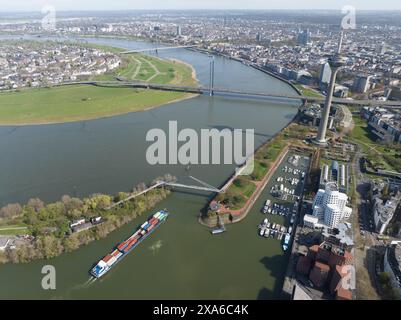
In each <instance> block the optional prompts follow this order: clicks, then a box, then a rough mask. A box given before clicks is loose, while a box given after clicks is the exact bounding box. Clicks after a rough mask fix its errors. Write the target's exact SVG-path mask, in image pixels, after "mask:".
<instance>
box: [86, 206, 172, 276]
mask: <svg viewBox="0 0 401 320" xmlns="http://www.w3.org/2000/svg"><path fill="white" fill-rule="evenodd" d="M168 216H169V213H168V212H167V211H166V210H161V211H159V212H157V213H155V214H154V215H153V216H152V217H151V218H149V219H148V220H147V221H146V222H145V223H143V224H142V225H141V226H140V227H139V228H138V230H137V231H136V232H135V233H134V234H132V235H131V236H130V237H129V238H128V239H126V240H124V241H123V242H121V243H119V244H118V245H117V246H116V248H115V249H114V250H113V251H112V252H111V253H109V254H108V255H107V256H105V257H104V258H103V259H101V260H100V261H99V262H98V263H97V264H96V265H95V266H94V267H93V268H92V269H91V270H90V274H91V275H92V276H94V277H95V278H100V277H102V276H104V275H105V274H106V273H107V272H108V271H110V269H111V268H112V267H114V266H115V265H116V264H117V263H118V262H120V261H121V260H122V259H123V258H124V257H125V256H126V255H128V254H129V253H130V252H131V251H132V250H134V249H135V248H136V247H137V246H138V245H139V244H140V243H141V242H142V241H143V240H145V239H146V238H147V237H148V236H149V235H150V234H152V233H153V232H154V231H155V230H156V229H157V228H158V227H159V226H160V225H161V224H162V223H163V222H164V221H166V219H167V217H168Z"/></svg>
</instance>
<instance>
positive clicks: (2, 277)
mask: <svg viewBox="0 0 401 320" xmlns="http://www.w3.org/2000/svg"><path fill="white" fill-rule="evenodd" d="M87 41H91V42H96V43H98V44H106V45H113V46H118V47H122V48H126V49H140V48H148V47H152V46H153V44H151V43H147V42H142V41H133V40H117V39H87ZM159 56H160V57H162V58H174V59H178V60H182V61H184V62H187V63H189V64H191V65H192V66H193V67H194V68H195V70H196V72H197V78H198V80H199V82H200V83H202V84H204V85H207V84H208V81H209V61H210V57H208V56H207V55H205V54H201V53H198V52H193V51H189V50H185V49H177V50H168V51H159ZM215 74H216V80H215V81H216V86H217V87H229V88H236V89H243V90H245V89H248V90H251V91H261V92H268V93H279V94H284V93H291V94H293V89H292V88H291V87H290V86H288V85H287V84H285V83H284V82H281V81H279V80H277V79H275V78H273V77H271V76H269V75H266V74H264V73H262V72H260V71H257V70H255V69H253V68H251V67H247V66H245V65H243V64H241V63H239V62H236V61H233V60H230V59H227V58H222V57H215ZM296 113H297V108H296V105H294V104H291V103H288V102H285V101H284V102H283V101H278V100H277V101H266V100H257V99H248V98H235V97H228V96H215V97H208V96H198V97H196V98H193V99H191V100H186V101H182V102H178V103H173V104H169V105H166V106H163V107H160V108H156V109H153V110H149V111H144V112H138V113H130V114H126V115H121V116H116V117H111V118H104V119H99V120H91V121H84V122H75V123H65V124H55V125H43V126H24V127H0V150H1V156H0V168H1V175H0V205H4V204H6V203H12V202H21V203H24V202H26V201H27V200H28V199H29V198H32V197H39V198H41V199H42V200H44V201H53V200H57V199H59V198H60V197H61V196H62V195H64V194H70V195H73V196H86V195H90V194H93V193H97V192H102V193H110V194H115V193H116V192H118V191H129V190H131V189H132V187H133V186H135V185H136V184H138V183H140V182H150V181H152V180H153V179H154V178H156V177H158V176H161V175H163V174H165V173H171V174H173V175H175V176H177V177H178V179H179V181H180V182H183V183H186V182H190V180H189V179H188V176H189V175H191V176H194V177H197V178H199V179H201V180H203V181H205V182H207V183H209V184H211V185H214V186H221V185H222V184H223V183H224V181H225V180H226V179H227V178H228V177H229V176H230V175H231V174H232V172H233V170H234V166H233V165H199V166H192V167H191V168H190V169H189V171H188V170H187V168H186V167H184V166H181V165H175V166H150V165H149V164H147V161H146V157H145V153H146V149H147V148H148V146H149V145H150V144H149V143H148V142H146V140H145V136H146V133H147V131H148V130H150V129H153V128H162V129H164V130H166V132H167V131H168V130H167V128H168V121H171V120H175V121H177V122H178V128H179V129H184V128H193V129H195V130H196V131H198V132H200V130H201V129H211V128H217V129H223V128H229V129H233V128H235V129H255V144H256V147H257V146H258V145H260V144H262V143H263V142H265V141H266V140H268V139H269V138H271V137H272V136H273V135H274V134H275V133H277V132H278V131H280V130H281V129H282V128H283V127H285V126H286V125H287V124H288V123H289V122H290V121H291V120H292V119H293V117H294V116H295V114H296ZM192 184H194V183H193V182H192ZM209 197H210V194H205V193H193V192H187V191H185V192H174V193H173V194H172V195H171V196H170V197H169V198H168V199H167V200H165V201H163V202H162V203H161V204H160V205H159V206H158V208H156V209H155V210H154V211H156V210H157V209H162V208H167V209H168V210H169V211H170V212H171V215H170V217H169V219H168V220H167V221H166V223H165V224H163V225H162V226H161V227H160V228H159V229H158V230H157V231H156V232H155V233H154V234H153V235H152V236H151V237H149V238H148V239H147V240H146V241H144V242H143V243H142V244H141V245H140V246H138V248H136V249H135V250H134V251H133V252H131V253H130V254H129V256H127V257H126V258H125V259H124V260H123V261H122V262H121V263H119V264H118V265H117V266H116V267H115V268H113V269H112V270H111V271H110V272H109V273H108V274H107V275H106V276H105V277H104V278H102V279H100V280H97V281H96V282H94V283H93V284H91V285H89V286H88V285H85V283H86V282H87V281H88V279H89V274H88V270H89V269H90V267H91V266H92V265H93V264H94V263H95V262H97V261H98V260H99V259H100V258H102V257H103V256H104V255H105V254H106V253H108V252H109V251H110V250H111V249H112V248H113V247H114V246H115V245H116V244H117V243H118V242H119V241H121V240H122V239H124V238H126V237H127V236H128V235H130V234H131V233H132V232H133V229H134V228H135V227H136V226H137V225H139V224H142V222H143V221H144V220H145V217H146V215H145V216H143V217H142V218H140V219H139V220H136V221H134V222H131V223H130V224H129V225H126V226H124V227H122V228H121V229H119V230H117V231H115V232H113V233H112V234H110V235H109V236H108V237H107V238H106V239H104V240H100V241H96V242H93V243H91V244H89V245H88V246H86V247H82V248H80V249H79V250H77V251H75V252H73V253H67V254H63V255H61V256H60V257H57V258H55V259H52V260H48V261H36V262H33V263H29V264H19V265H11V264H9V265H1V266H0V283H1V285H0V299H7V298H9V299H29V298H35V299H113V298H116V299H274V298H278V297H279V296H280V292H281V286H282V281H283V276H284V273H285V268H286V265H287V260H288V257H287V256H286V255H284V254H283V251H282V249H281V245H280V243H279V241H266V240H265V239H263V238H260V237H259V236H258V233H257V228H256V226H257V225H258V224H259V223H260V221H261V219H262V218H263V215H262V214H261V213H260V212H259V208H254V209H253V210H252V211H251V212H250V214H249V215H248V217H247V218H246V219H245V220H244V221H243V222H241V223H239V224H235V225H230V226H228V228H227V229H228V231H227V232H226V233H224V234H221V235H218V236H212V235H211V234H210V232H209V230H208V229H206V228H204V227H203V226H201V225H200V224H199V223H198V221H197V216H198V214H199V212H200V210H201V209H202V208H203V207H204V206H205V205H206V203H207V201H208V199H209ZM150 213H151V212H150ZM150 213H149V214H150ZM47 264H49V265H53V266H54V267H55V268H56V279H57V282H56V285H57V288H56V290H50V291H45V290H43V289H42V288H41V279H42V277H43V275H42V274H41V268H42V267H43V266H44V265H47Z"/></svg>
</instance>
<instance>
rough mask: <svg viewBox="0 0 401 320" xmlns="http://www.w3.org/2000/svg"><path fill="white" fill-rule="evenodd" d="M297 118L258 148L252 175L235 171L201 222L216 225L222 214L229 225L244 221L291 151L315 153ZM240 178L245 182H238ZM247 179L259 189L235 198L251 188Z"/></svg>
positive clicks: (201, 216) (202, 215) (213, 200)
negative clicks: (241, 174)
mask: <svg viewBox="0 0 401 320" xmlns="http://www.w3.org/2000/svg"><path fill="white" fill-rule="evenodd" d="M296 119H297V116H296V117H295V118H294V119H293V120H292V121H291V122H290V123H289V124H288V125H287V126H286V127H285V128H284V129H282V130H281V131H280V132H279V133H277V134H276V135H275V136H274V137H273V138H272V139H271V140H269V141H267V142H266V143H265V144H263V145H262V146H260V147H259V148H258V149H257V150H256V151H255V153H254V157H255V162H254V163H255V166H254V167H255V168H254V172H253V173H252V174H251V175H250V176H239V177H237V176H236V175H235V174H234V175H233V176H232V177H230V179H228V180H227V182H226V185H225V188H226V189H225V190H226V193H225V194H219V195H217V196H216V197H215V198H214V199H212V201H211V202H210V205H209V210H208V211H207V213H204V214H201V215H200V216H199V219H198V221H199V223H200V224H202V225H204V226H207V227H216V226H217V225H218V218H217V217H218V216H220V217H221V218H222V219H223V222H224V223H226V224H230V223H237V222H240V221H242V220H243V219H244V218H245V217H246V216H247V214H248V213H249V211H250V210H251V208H252V207H253V205H254V203H255V201H256V200H257V199H258V197H259V196H260V194H261V192H262V191H263V190H264V188H265V187H266V185H267V184H268V183H269V181H270V179H271V177H272V176H273V175H274V173H275V171H276V169H277V168H278V167H279V166H280V163H281V162H282V161H283V159H284V158H285V157H286V155H287V154H288V152H289V151H290V150H294V151H296V152H301V153H311V152H313V150H314V149H313V148H310V147H309V146H306V145H305V144H304V143H303V141H302V140H304V138H305V134H306V133H307V132H308V131H307V130H305V129H304V128H303V127H302V126H300V125H298V124H296ZM263 164H264V165H263ZM238 180H243V181H242V182H241V183H238ZM244 180H245V181H247V183H252V184H253V185H254V186H255V188H254V189H253V190H252V192H251V193H250V194H248V195H247V196H246V199H242V201H241V200H238V201H233V199H234V197H237V198H238V196H241V195H242V196H243V195H244V192H247V190H248V191H249V189H250V188H249V184H248V185H246V184H245V183H244ZM241 187H243V188H242V190H239V192H237V191H238V189H239V188H241ZM216 205H217V206H216ZM210 207H218V210H215V211H213V210H211V209H210Z"/></svg>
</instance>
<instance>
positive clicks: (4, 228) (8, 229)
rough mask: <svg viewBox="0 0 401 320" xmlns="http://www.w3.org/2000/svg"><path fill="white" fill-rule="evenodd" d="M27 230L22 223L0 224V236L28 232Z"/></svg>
mask: <svg viewBox="0 0 401 320" xmlns="http://www.w3.org/2000/svg"><path fill="white" fill-rule="evenodd" d="M29 233H30V232H29V230H28V228H27V227H26V225H24V224H13V225H1V224H0V236H15V235H20V234H29Z"/></svg>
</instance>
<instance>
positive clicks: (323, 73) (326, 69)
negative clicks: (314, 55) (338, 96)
mask: <svg viewBox="0 0 401 320" xmlns="http://www.w3.org/2000/svg"><path fill="white" fill-rule="evenodd" d="M330 78H331V68H330V65H329V64H328V63H327V62H326V63H325V64H322V65H321V67H320V76H319V81H320V83H321V84H326V85H327V84H329V82H330Z"/></svg>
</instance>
